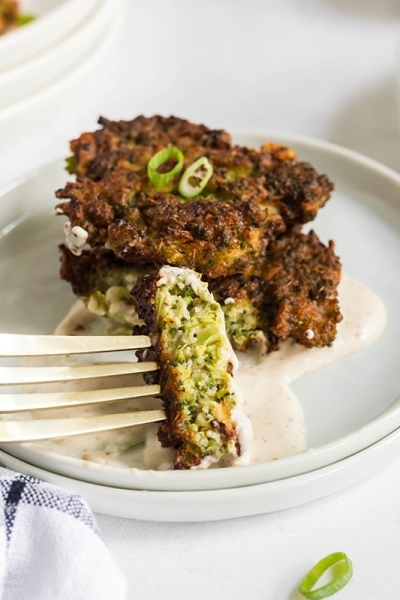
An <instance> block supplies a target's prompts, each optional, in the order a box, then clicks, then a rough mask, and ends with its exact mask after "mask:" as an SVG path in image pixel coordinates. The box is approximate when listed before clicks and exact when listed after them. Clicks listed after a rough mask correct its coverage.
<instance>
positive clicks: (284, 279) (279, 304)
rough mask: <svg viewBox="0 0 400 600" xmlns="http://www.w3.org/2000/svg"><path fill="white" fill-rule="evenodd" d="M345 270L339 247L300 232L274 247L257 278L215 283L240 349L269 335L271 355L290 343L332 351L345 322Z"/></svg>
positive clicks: (212, 285)
mask: <svg viewBox="0 0 400 600" xmlns="http://www.w3.org/2000/svg"><path fill="white" fill-rule="evenodd" d="M340 277H341V265H340V261H339V259H338V257H337V256H336V255H335V252H334V243H333V242H332V241H330V242H329V243H328V245H327V246H325V245H324V244H322V242H321V241H320V240H319V239H318V237H317V235H316V234H315V233H314V232H313V231H311V232H310V233H308V234H304V233H301V232H300V231H297V230H294V231H292V233H291V234H290V235H284V236H282V237H281V238H280V239H279V240H276V241H274V242H273V243H271V245H270V246H269V248H268V250H267V255H266V259H265V261H264V262H262V263H260V264H259V265H258V266H257V268H256V269H254V271H253V273H249V274H247V275H245V274H241V275H235V276H231V277H228V278H221V279H217V280H214V281H211V282H210V291H212V293H213V294H214V296H215V299H216V300H217V301H218V302H219V303H220V304H221V306H222V309H223V311H224V314H225V322H226V327H227V332H228V335H229V337H230V339H231V342H232V345H233V347H234V348H235V349H236V350H246V349H247V348H248V347H249V346H250V345H252V344H253V343H254V342H256V341H259V340H260V336H262V335H263V336H264V342H265V344H266V348H267V350H268V351H271V350H276V349H278V348H279V343H280V342H284V341H285V340H287V339H288V338H291V339H293V340H294V341H296V342H298V343H300V344H302V345H304V346H307V347H308V348H312V347H323V346H330V345H331V344H332V342H333V340H334V339H335V336H336V327H337V324H338V323H339V322H340V321H341V320H342V315H341V313H340V308H339V301H338V294H337V286H338V284H339V282H340Z"/></svg>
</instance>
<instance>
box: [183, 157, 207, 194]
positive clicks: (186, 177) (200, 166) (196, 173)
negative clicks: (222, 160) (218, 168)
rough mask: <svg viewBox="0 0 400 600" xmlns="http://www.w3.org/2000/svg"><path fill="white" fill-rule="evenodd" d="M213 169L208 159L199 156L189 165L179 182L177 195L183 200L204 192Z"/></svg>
mask: <svg viewBox="0 0 400 600" xmlns="http://www.w3.org/2000/svg"><path fill="white" fill-rule="evenodd" d="M212 174H213V168H212V165H211V163H210V162H209V160H208V158H206V157H205V156H201V157H200V158H198V159H197V160H196V161H195V162H194V163H193V164H191V165H190V167H188V168H187V169H186V171H185V172H184V174H183V175H182V178H181V180H180V182H179V193H180V194H181V195H182V196H183V197H184V198H194V197H195V196H198V195H199V194H200V192H201V191H203V190H204V188H205V187H206V185H207V183H208V182H209V181H210V179H211V175H212Z"/></svg>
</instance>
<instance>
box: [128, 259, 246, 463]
mask: <svg viewBox="0 0 400 600" xmlns="http://www.w3.org/2000/svg"><path fill="white" fill-rule="evenodd" d="M132 295H133V297H134V300H135V303H136V308H137V312H138V314H139V317H140V318H142V319H143V320H144V322H145V325H144V326H142V327H136V328H135V330H134V332H135V333H138V332H139V331H140V333H144V334H146V335H150V336H151V339H152V341H153V346H152V348H151V349H150V350H147V351H139V353H138V357H139V359H144V360H149V357H151V360H156V361H157V362H158V363H159V365H160V373H159V375H157V376H159V382H160V386H161V390H162V400H163V405H164V408H165V413H166V421H165V422H164V423H162V424H161V426H160V428H159V434H158V437H159V440H160V441H161V443H162V445H163V446H172V447H173V448H174V449H175V450H176V458H175V462H174V468H175V469H190V468H194V467H203V468H204V467H207V466H209V465H210V464H211V463H213V462H216V461H218V460H219V459H220V458H222V457H224V458H231V459H234V458H237V457H238V456H240V455H241V454H243V453H244V451H245V448H243V447H242V444H243V442H245V443H246V438H244V437H243V435H242V434H241V432H243V430H244V429H247V432H248V434H249V432H250V430H251V427H250V424H249V421H248V419H247V417H245V415H244V414H243V413H242V411H241V407H240V402H239V396H238V391H237V390H236V387H235V385H234V381H233V376H232V371H233V366H234V361H235V356H234V354H233V350H232V348H231V346H230V344H229V341H228V338H227V336H226V333H225V323H224V315H223V313H222V311H221V308H220V306H219V305H218V303H217V302H216V301H215V300H214V298H213V296H212V294H210V292H209V291H208V288H207V284H206V283H205V282H202V281H201V280H200V275H199V274H197V273H194V272H193V271H191V270H189V269H179V268H176V267H163V268H162V269H160V270H159V271H157V272H156V273H154V274H152V275H144V276H143V277H141V278H140V279H139V280H138V282H137V283H136V285H135V287H134V288H133V290H132ZM149 376H151V374H148V376H147V377H149ZM151 380H152V381H154V379H153V378H151ZM248 434H247V435H248Z"/></svg>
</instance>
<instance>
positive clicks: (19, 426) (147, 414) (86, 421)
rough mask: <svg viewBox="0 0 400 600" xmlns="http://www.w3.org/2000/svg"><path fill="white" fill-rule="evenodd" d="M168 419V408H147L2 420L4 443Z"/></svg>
mask: <svg viewBox="0 0 400 600" xmlns="http://www.w3.org/2000/svg"><path fill="white" fill-rule="evenodd" d="M164 419H165V413H164V411H162V410H146V411H137V412H131V413H121V414H117V415H101V416H97V417H82V418H68V419H46V420H42V419H34V420H32V421H0V443H2V444H5V443H15V442H33V441H40V440H47V439H51V438H59V437H61V438H63V437H69V436H73V435H82V434H86V433H96V432H100V431H111V430H113V429H124V428H126V427H132V426H134V425H143V424H145V423H155V422H157V421H163V420H164Z"/></svg>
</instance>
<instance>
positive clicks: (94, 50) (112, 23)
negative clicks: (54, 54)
mask: <svg viewBox="0 0 400 600" xmlns="http://www.w3.org/2000/svg"><path fill="white" fill-rule="evenodd" d="M110 1H111V0H110ZM113 8H114V13H113V14H112V15H111V18H110V19H109V22H107V23H106V25H105V27H104V29H102V30H100V31H99V33H98V36H97V37H96V38H95V39H94V41H93V42H92V44H91V46H90V48H89V49H88V50H87V51H86V52H85V53H82V55H81V57H80V59H79V61H78V62H76V63H74V64H72V65H70V67H69V68H67V69H65V70H63V71H62V72H59V73H58V74H57V76H55V77H53V78H52V79H51V80H50V81H48V82H47V84H46V85H43V86H42V87H40V88H38V89H36V91H35V92H34V93H31V94H29V95H28V96H26V97H24V98H23V99H20V100H19V101H18V102H13V103H12V104H11V105H8V106H7V107H6V108H1V109H0V138H6V137H7V136H8V137H9V136H12V137H13V138H15V136H17V139H19V138H20V139H21V143H23V137H24V132H25V131H26V127H27V125H28V124H29V123H32V122H39V123H40V122H45V121H46V118H47V115H48V114H49V112H50V111H53V112H54V111H55V110H57V111H60V110H61V109H62V107H63V106H64V105H65V103H66V102H68V98H69V97H70V95H71V94H78V93H80V87H79V86H80V85H81V82H82V79H83V77H84V76H85V74H86V73H87V72H88V71H90V69H92V68H93V66H94V65H95V64H96V63H98V62H100V60H101V58H102V56H103V55H104V52H105V51H106V50H107V49H108V47H109V46H110V44H111V43H112V41H113V39H114V38H115V36H116V33H117V32H118V29H119V24H120V21H121V16H122V11H123V2H121V1H120V0H114V2H113Z"/></svg>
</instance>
